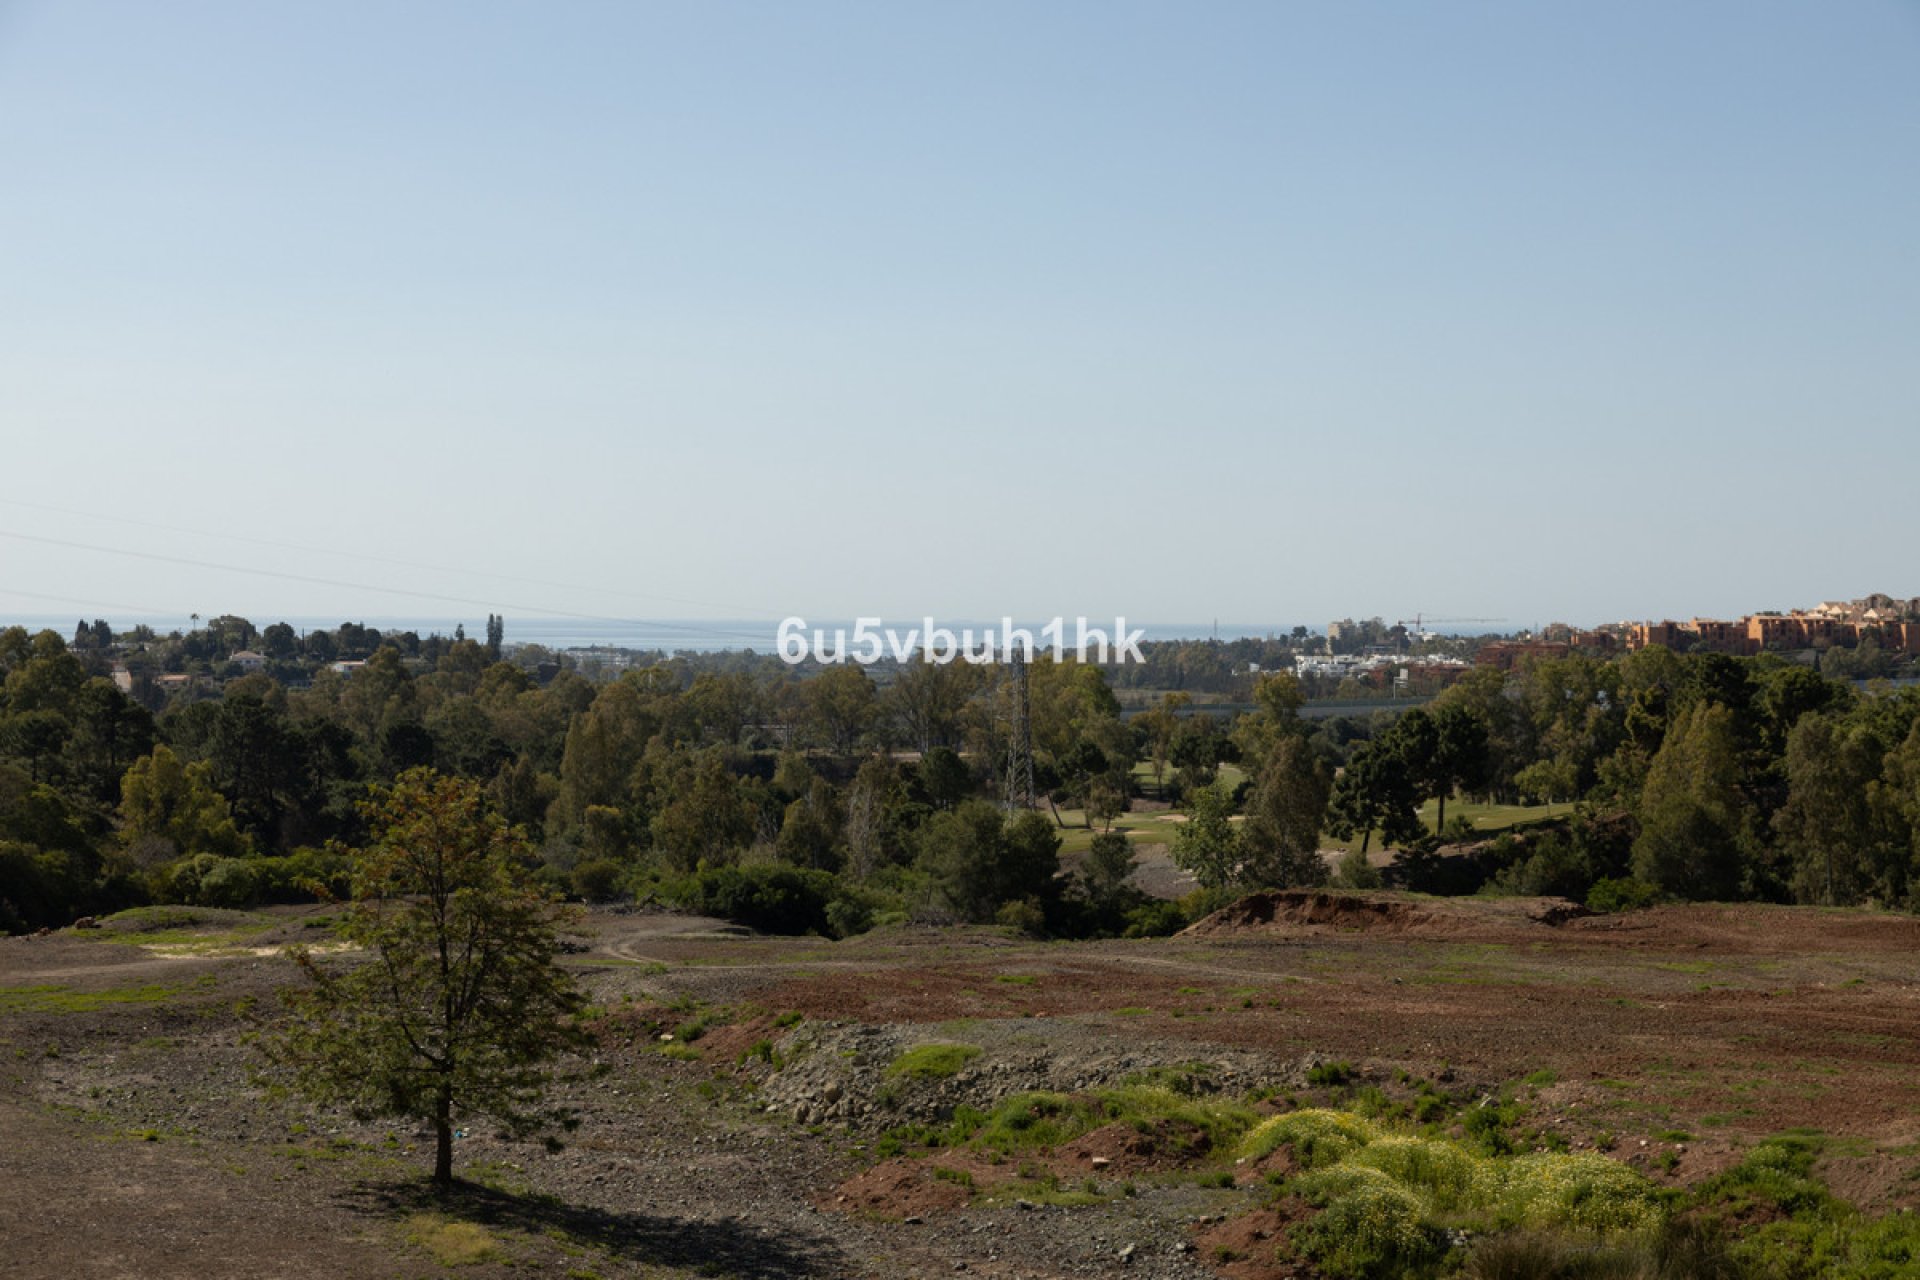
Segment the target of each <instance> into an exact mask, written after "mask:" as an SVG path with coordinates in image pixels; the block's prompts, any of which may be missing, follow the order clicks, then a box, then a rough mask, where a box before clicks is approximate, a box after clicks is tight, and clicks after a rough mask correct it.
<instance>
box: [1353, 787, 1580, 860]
mask: <svg viewBox="0 0 1920 1280" xmlns="http://www.w3.org/2000/svg"><path fill="white" fill-rule="evenodd" d="M1439 810H1440V806H1439V804H1437V803H1436V802H1435V801H1432V800H1429V801H1427V802H1426V803H1425V804H1423V805H1421V806H1420V823H1421V825H1422V826H1424V827H1425V828H1426V829H1427V830H1428V831H1431V830H1433V823H1434V819H1435V817H1437V816H1438V814H1439ZM1572 813H1573V806H1572V805H1571V804H1482V803H1480V802H1479V801H1475V800H1449V801H1447V821H1448V822H1449V823H1451V822H1452V821H1453V820H1454V818H1456V817H1461V818H1465V819H1467V820H1468V821H1469V822H1471V823H1473V829H1474V830H1475V831H1476V832H1484V833H1486V834H1487V835H1496V834H1498V833H1499V832H1502V831H1510V830H1512V829H1513V828H1515V827H1524V826H1527V825H1529V824H1531V823H1535V822H1541V821H1544V820H1546V819H1548V818H1565V817H1568V816H1570V815H1571V814H1572ZM1320 845H1321V847H1322V848H1325V849H1358V848H1359V847H1360V838H1359V837H1358V836H1355V837H1354V838H1353V839H1351V840H1336V839H1334V838H1333V837H1332V836H1322V837H1321V839H1320ZM1379 847H1380V833H1379V832H1378V831H1376V832H1374V833H1373V843H1372V844H1370V845H1369V846H1368V849H1369V851H1371V850H1375V849H1378V848H1379Z"/></svg>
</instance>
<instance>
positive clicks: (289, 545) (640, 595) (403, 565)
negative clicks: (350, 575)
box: [0, 496, 786, 618]
mask: <svg viewBox="0 0 1920 1280" xmlns="http://www.w3.org/2000/svg"><path fill="white" fill-rule="evenodd" d="M0 503H4V504H6V505H7V506H10V507H25V508H28V509H29V510H33V511H46V512H50V513H52V514H54V515H62V516H72V517H74V518H75V519H81V520H105V521H107V522H109V523H112V524H123V525H128V526H131V527H133V528H137V529H159V530H161V531H163V532H165V533H184V534H187V535H188V536H190V537H195V538H218V539H224V540H226V541H228V542H243V543H246V544H248V545H250V546H256V547H270V548H272V549H274V550H276V551H300V552H305V553H307V554H309V555H319V556H335V557H338V558H340V559H344V560H360V561H364V562H366V563H368V564H384V565H391V566H393V567H394V568H397V569H412V570H416V571H418V572H422V573H459V574H466V575H467V576H469V577H474V578H492V579H494V580H495V581H497V582H518V583H520V584H522V585H524V586H533V587H549V588H552V589H554V590H559V591H588V592H592V593H594V594H596V595H607V596H624V597H626V598H627V599H630V600H658V601H663V602H665V603H667V604H685V605H692V606H694V607H695V608H699V609H718V610H721V611H722V612H724V613H729V614H732V615H733V616H736V617H754V616H758V615H764V616H766V617H768V618H784V617H785V616H786V612H785V611H782V610H779V609H750V608H748V607H747V606H745V605H735V604H718V603H715V602H714V601H711V600H688V599H685V598H683V597H680V596H667V595H659V594H657V593H654V592H646V591H622V590H620V589H618V588H617V587H604V586H588V585H586V584H584V583H577V582H555V581H552V580H550V579H546V578H528V577H522V576H520V575H518V574H511V573H496V572H493V571H492V570H487V569H463V568H459V567H457V566H454V565H434V564H424V563H421V562H419V561H415V560H402V559H400V558H398V557H396V556H381V555H369V554H367V553H365V552H360V551H343V550H340V549H339V548H337V547H315V546H308V545H306V544H304V543H299V542H285V541H282V540H280V539H278V538H259V537H254V536H252V535H250V534H244V533H226V532H222V531H219V530H215V529H194V528H190V527H188V526H186V525H178V524H163V523H160V522H158V521H154V520H136V519H133V518H132V517H130V516H116V515H109V514H106V513H105V512H99V511H81V510H77V509H75V508H73V507H59V506H54V505H52V504H51V503H45V502H28V501H26V500H25V499H23V498H9V497H5V496H0ZM578 616H581V617H586V616H588V615H585V614H581V615H578Z"/></svg>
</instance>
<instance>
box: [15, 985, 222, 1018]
mask: <svg viewBox="0 0 1920 1280" xmlns="http://www.w3.org/2000/svg"><path fill="white" fill-rule="evenodd" d="M183 990H185V988H183V987H177V986H169V985H167V984H166V983H160V982H153V983H148V984H146V985H144V986H138V987H108V988H107V989H106V990H104V991H77V990H75V989H74V988H72V987H63V986H59V985H57V984H46V985H41V986H32V987H0V1014H9V1013H90V1012H92V1011H93V1010H95V1009H105V1008H109V1007H111V1006H113V1005H117V1004H159V1003H160V1002H161V1001H164V1000H171V999H172V998H173V997H175V996H177V995H179V994H180V993H181V992H182V991H183Z"/></svg>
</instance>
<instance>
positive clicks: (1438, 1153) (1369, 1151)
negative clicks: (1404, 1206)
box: [1347, 1137, 1486, 1213]
mask: <svg viewBox="0 0 1920 1280" xmlns="http://www.w3.org/2000/svg"><path fill="white" fill-rule="evenodd" d="M1347 1163H1348V1164H1349V1165H1355V1166H1359V1167H1363V1168H1368V1169H1377V1170H1379V1171H1380V1172H1381V1173H1384V1174H1386V1175H1387V1176H1389V1177H1391V1178H1392V1179H1393V1180H1394V1181H1396V1182H1398V1183H1400V1184H1401V1185H1403V1186H1406V1187H1409V1188H1412V1189H1414V1190H1417V1191H1420V1192H1422V1193H1423V1194H1424V1195H1425V1196H1426V1197H1427V1199H1428V1201H1429V1202H1430V1203H1431V1204H1432V1205H1433V1207H1434V1208H1435V1209H1437V1210H1439V1211H1441V1212H1443V1213H1447V1212H1452V1211H1453V1210H1455V1209H1458V1208H1462V1207H1465V1206H1467V1205H1469V1204H1471V1203H1473V1201H1474V1200H1475V1199H1476V1198H1477V1197H1478V1196H1479V1195H1480V1193H1481V1191H1482V1190H1483V1188H1484V1186H1485V1179H1486V1173H1485V1168H1484V1163H1483V1162H1482V1161H1479V1160H1476V1159H1474V1157H1473V1156H1471V1155H1469V1154H1467V1152H1465V1151H1463V1150H1462V1149H1461V1148H1460V1147H1459V1145H1458V1144H1456V1143H1452V1142H1439V1141H1434V1140H1432V1139H1428V1138H1398V1137H1389V1138H1380V1139H1377V1140H1375V1141H1373V1142H1370V1143H1368V1144H1367V1145H1366V1146H1365V1147H1362V1148H1361V1149H1360V1150H1358V1151H1356V1152H1355V1153H1354V1154H1353V1155H1351V1156H1349V1157H1348V1158H1347Z"/></svg>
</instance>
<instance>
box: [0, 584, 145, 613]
mask: <svg viewBox="0 0 1920 1280" xmlns="http://www.w3.org/2000/svg"><path fill="white" fill-rule="evenodd" d="M0 596H25V597H26V598H27V599H29V600H51V601H52V602H53V603H55V604H72V605H79V606H80V607H81V608H82V609H115V610H118V611H119V612H121V613H136V614H144V615H146V616H147V617H150V618H164V617H169V616H171V615H172V610H170V609H150V608H148V607H147V606H146V605H143V604H116V603H114V602H113V601H111V600H77V599H75V598H74V597H72V596H50V595H48V594H46V593H45V592H44V591H26V590H23V589H22V588H20V587H0Z"/></svg>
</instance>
